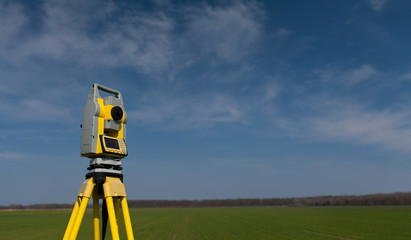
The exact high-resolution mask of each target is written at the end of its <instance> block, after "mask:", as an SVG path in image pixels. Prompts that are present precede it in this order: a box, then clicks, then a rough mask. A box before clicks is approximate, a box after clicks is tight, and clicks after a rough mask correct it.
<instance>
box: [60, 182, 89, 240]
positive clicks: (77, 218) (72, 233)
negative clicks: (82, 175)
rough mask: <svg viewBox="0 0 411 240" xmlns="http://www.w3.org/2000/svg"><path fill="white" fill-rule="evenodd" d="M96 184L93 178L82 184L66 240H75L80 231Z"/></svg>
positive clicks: (65, 236)
mask: <svg viewBox="0 0 411 240" xmlns="http://www.w3.org/2000/svg"><path fill="white" fill-rule="evenodd" d="M93 189H94V183H93V178H90V179H87V180H86V181H84V182H83V184H81V187H80V190H79V192H78V194H77V202H76V205H75V206H74V209H73V213H72V215H71V217H70V221H69V224H68V226H67V229H66V233H65V234H64V237H63V239H64V240H66V239H67V240H75V239H76V238H77V234H78V231H79V229H80V225H81V221H82V220H83V217H84V212H85V211H86V208H87V204H88V201H89V199H90V197H91V194H92V193H93Z"/></svg>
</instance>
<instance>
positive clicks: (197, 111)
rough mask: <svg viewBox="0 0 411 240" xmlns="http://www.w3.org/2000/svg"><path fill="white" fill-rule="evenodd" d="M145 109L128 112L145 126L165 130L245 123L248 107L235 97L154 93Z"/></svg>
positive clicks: (211, 94) (146, 103) (143, 103)
mask: <svg viewBox="0 0 411 240" xmlns="http://www.w3.org/2000/svg"><path fill="white" fill-rule="evenodd" d="M140 105H141V106H144V108H142V109H139V110H133V111H129V112H128V116H129V117H130V118H134V119H137V120H139V121H140V122H142V123H145V124H156V125H160V126H161V125H162V124H161V123H164V124H165V125H164V126H163V127H164V128H183V129H186V128H199V127H209V126H213V125H215V124H218V123H232V122H243V121H244V115H245V114H246V111H247V107H246V106H243V105H241V104H240V103H239V102H237V101H236V100H235V99H234V98H232V97H229V96H225V95H222V94H218V93H210V94H201V95H197V96H185V97H176V96H171V95H168V96H166V95H163V94H162V93H156V94H151V95H150V96H148V98H146V99H145V101H144V102H141V104H140Z"/></svg>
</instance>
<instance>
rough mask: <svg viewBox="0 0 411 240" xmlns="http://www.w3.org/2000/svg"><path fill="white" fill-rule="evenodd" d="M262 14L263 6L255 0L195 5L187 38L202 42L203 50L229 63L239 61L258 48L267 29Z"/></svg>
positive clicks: (200, 48)
mask: <svg viewBox="0 0 411 240" xmlns="http://www.w3.org/2000/svg"><path fill="white" fill-rule="evenodd" d="M261 16H262V11H261V9H260V8H259V6H257V5H256V3H253V2H251V3H249V4H245V3H242V2H237V3H235V4H234V5H230V6H228V7H210V6H204V7H203V8H201V9H200V8H197V9H195V8H191V9H190V17H189V18H190V19H191V23H190V24H189V26H188V32H187V33H186V37H187V38H188V40H189V41H194V42H197V43H198V50H199V51H206V52H208V53H211V54H215V55H216V56H217V57H218V58H220V59H222V60H225V61H228V62H234V61H238V60H241V59H242V58H243V57H244V56H246V55H247V54H249V53H250V52H252V51H253V50H254V49H256V45H257V43H258V41H259V40H260V38H261V35H262V31H263V29H262V25H261V23H260V18H261ZM194 44H195V43H194Z"/></svg>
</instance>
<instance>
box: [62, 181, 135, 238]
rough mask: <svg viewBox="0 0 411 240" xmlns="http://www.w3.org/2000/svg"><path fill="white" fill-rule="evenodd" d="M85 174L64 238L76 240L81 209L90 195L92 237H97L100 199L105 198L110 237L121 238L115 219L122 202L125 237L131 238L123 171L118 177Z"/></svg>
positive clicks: (84, 209) (81, 213) (131, 232)
mask: <svg viewBox="0 0 411 240" xmlns="http://www.w3.org/2000/svg"><path fill="white" fill-rule="evenodd" d="M88 175H90V176H88V178H87V180H86V181H84V182H83V184H81V187H80V190H79V192H78V194H77V201H76V204H75V205H74V209H73V212H72V214H71V217H70V220H69V223H68V225H67V228H66V232H65V233H64V237H63V240H75V239H76V238H77V235H78V232H79V230H80V226H81V222H82V220H83V216H84V212H85V211H86V208H87V205H88V202H89V200H90V198H91V197H93V223H94V240H100V211H99V199H104V200H105V202H106V204H107V213H108V220H109V223H110V230H111V235H112V239H113V240H119V239H120V236H119V230H118V218H119V213H120V204H121V208H122V211H123V218H124V226H125V229H126V234H127V239H128V240H134V235H133V229H132V226H131V220H130V213H129V210H128V205H127V199H126V189H125V187H124V184H123V183H122V174H120V175H121V177H120V176H110V175H111V174H105V173H89V174H88ZM103 238H104V235H103Z"/></svg>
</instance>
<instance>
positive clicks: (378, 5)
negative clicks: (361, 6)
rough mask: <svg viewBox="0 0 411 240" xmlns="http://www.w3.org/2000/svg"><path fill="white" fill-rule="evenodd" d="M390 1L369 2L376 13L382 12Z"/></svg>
mask: <svg viewBox="0 0 411 240" xmlns="http://www.w3.org/2000/svg"><path fill="white" fill-rule="evenodd" d="M388 1H389V0H368V2H369V4H370V5H371V7H372V9H373V10H374V11H376V12H380V11H381V10H382V8H383V7H384V5H385V4H386V3H387V2H388Z"/></svg>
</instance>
